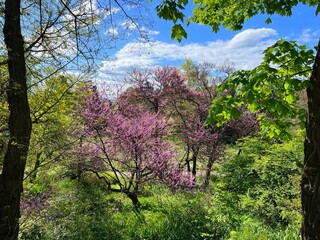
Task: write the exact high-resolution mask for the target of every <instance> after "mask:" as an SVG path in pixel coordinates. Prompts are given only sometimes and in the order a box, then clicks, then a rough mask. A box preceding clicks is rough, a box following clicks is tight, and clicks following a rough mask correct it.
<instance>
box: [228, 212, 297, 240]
mask: <svg viewBox="0 0 320 240" xmlns="http://www.w3.org/2000/svg"><path fill="white" fill-rule="evenodd" d="M253 236H254V238H255V239H259V240H284V239H288V240H289V239H290V240H299V239H300V233H299V228H297V227H292V226H288V228H285V229H281V228H278V229H272V228H270V227H267V226H265V225H264V224H263V223H261V222H259V221H257V220H256V219H252V218H250V217H247V218H245V220H244V221H243V222H242V223H241V226H240V227H239V229H238V231H231V233H230V238H229V239H228V240H252V237H253Z"/></svg>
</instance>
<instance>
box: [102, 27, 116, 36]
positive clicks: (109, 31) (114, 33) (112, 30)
mask: <svg viewBox="0 0 320 240" xmlns="http://www.w3.org/2000/svg"><path fill="white" fill-rule="evenodd" d="M105 34H106V35H111V36H113V37H116V36H118V35H119V32H118V29H117V28H115V27H112V28H109V29H107V30H106V31H105Z"/></svg>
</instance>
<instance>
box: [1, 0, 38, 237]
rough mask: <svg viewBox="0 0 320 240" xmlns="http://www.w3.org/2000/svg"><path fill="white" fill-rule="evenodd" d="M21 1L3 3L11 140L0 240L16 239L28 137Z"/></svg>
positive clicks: (3, 178)
mask: <svg viewBox="0 0 320 240" xmlns="http://www.w3.org/2000/svg"><path fill="white" fill-rule="evenodd" d="M20 7H21V1H20V0H6V1H5V22H4V28H3V33H4V40H5V45H6V48H7V51H8V71H9V86H8V89H7V90H6V93H7V102H8V105H9V122H8V123H9V133H10V139H9V143H8V148H7V151H6V154H5V156H4V163H3V168H2V173H1V175H0V239H4V240H5V239H18V232H19V217H20V196H21V192H22V183H23V175H24V170H25V164H26V159H27V153H28V148H29V142H30V134H31V127H32V126H31V119H30V109H29V104H28V94H27V84H26V82H27V81H26V66H25V57H24V46H23V45H24V42H23V37H22V35H21V26H20Z"/></svg>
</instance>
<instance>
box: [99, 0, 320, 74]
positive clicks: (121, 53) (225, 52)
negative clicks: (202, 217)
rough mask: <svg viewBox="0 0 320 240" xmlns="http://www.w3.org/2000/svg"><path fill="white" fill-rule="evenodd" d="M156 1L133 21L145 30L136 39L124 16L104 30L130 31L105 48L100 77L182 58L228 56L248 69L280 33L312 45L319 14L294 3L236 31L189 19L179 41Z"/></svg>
mask: <svg viewBox="0 0 320 240" xmlns="http://www.w3.org/2000/svg"><path fill="white" fill-rule="evenodd" d="M158 2H159V1H153V3H150V5H149V7H150V10H149V11H146V13H147V14H146V15H145V19H146V20H144V21H141V22H138V24H139V26H138V27H139V29H142V31H143V32H145V33H148V41H145V40H141V39H139V37H138V35H137V34H135V32H137V26H135V25H133V24H130V22H126V21H125V20H123V22H122V23H121V22H120V23H119V24H115V27H114V28H113V29H109V30H106V31H105V34H107V35H108V34H109V35H113V36H116V35H118V34H119V35H120V29H119V28H120V27H121V26H122V27H123V26H126V29H129V30H130V31H131V32H130V31H129V32H127V33H126V35H125V36H126V37H122V38H121V40H118V41H116V42H115V46H116V47H115V48H113V49H110V50H109V56H110V59H113V60H112V61H110V59H109V60H107V59H105V60H103V61H101V67H100V69H99V75H98V77H99V78H103V79H110V78H116V80H119V79H118V78H121V77H123V76H124V75H125V73H126V72H127V71H130V70H131V69H132V68H140V69H146V68H152V67H155V66H178V67H180V66H181V64H182V63H183V62H184V60H185V59H191V60H192V61H194V62H195V63H201V62H205V61H206V62H210V63H214V64H217V65H222V64H223V63H224V62H226V61H228V62H232V63H234V65H235V68H236V69H251V68H253V67H255V66H257V65H258V64H259V62H260V61H261V59H262V52H263V50H264V49H265V48H267V47H268V46H270V45H272V44H273V43H274V42H275V41H277V40H278V39H279V38H286V39H288V40H296V41H297V42H299V43H300V44H307V45H308V46H309V47H313V46H315V45H316V44H317V41H318V39H319V37H320V17H319V16H318V17H316V16H315V8H310V7H307V6H303V5H299V6H297V7H295V8H294V9H293V15H292V16H291V17H280V16H276V15H275V16H272V17H271V18H272V23H271V24H265V20H266V18H267V17H268V16H262V15H260V16H256V17H253V18H251V19H250V20H249V21H247V22H246V23H245V25H244V28H243V30H241V31H227V30H225V29H223V28H222V29H221V30H220V31H219V32H218V33H213V32H212V31H211V28H210V27H206V26H204V25H200V24H191V25H190V26H189V27H187V28H186V30H187V32H188V38H187V39H183V40H182V42H181V43H178V42H177V41H171V39H170V35H171V32H170V28H171V26H172V23H171V22H166V21H164V20H160V19H158V17H157V16H156V13H155V10H154V8H155V6H156V4H157V3H158ZM147 6H148V5H147ZM191 9H192V6H189V7H188V8H187V9H186V12H187V13H191ZM135 11H137V9H134V8H132V9H130V12H129V13H131V14H135ZM142 12H143V11H142ZM140 13H141V12H140ZM115 14H117V13H115ZM150 22H151V23H153V24H149V23H150Z"/></svg>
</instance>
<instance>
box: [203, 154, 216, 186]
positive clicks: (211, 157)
mask: <svg viewBox="0 0 320 240" xmlns="http://www.w3.org/2000/svg"><path fill="white" fill-rule="evenodd" d="M215 160H216V157H215V156H214V155H213V154H212V155H211V156H210V157H209V159H208V164H207V169H206V175H205V179H204V183H203V185H202V186H203V188H207V187H208V186H209V183H210V175H211V169H212V165H213V163H214V161H215Z"/></svg>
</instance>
